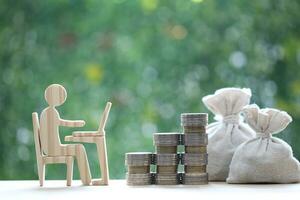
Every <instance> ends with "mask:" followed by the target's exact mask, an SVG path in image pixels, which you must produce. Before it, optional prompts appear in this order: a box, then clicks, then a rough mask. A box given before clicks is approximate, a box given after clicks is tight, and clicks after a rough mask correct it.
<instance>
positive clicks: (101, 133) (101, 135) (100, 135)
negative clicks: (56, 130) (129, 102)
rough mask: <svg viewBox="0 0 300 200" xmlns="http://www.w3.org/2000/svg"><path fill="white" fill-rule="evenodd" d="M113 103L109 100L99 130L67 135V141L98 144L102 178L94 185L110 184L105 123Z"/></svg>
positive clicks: (94, 182) (94, 181)
mask: <svg viewBox="0 0 300 200" xmlns="http://www.w3.org/2000/svg"><path fill="white" fill-rule="evenodd" d="M111 105H112V104H111V103H110V102H107V104H106V107H105V109H104V112H103V114H102V116H101V119H100V123H99V128H98V130H97V131H75V132H73V134H72V136H66V137H65V141H69V142H86V143H95V144H96V146H97V152H98V160H99V165H100V170H101V175H102V179H97V180H96V179H95V180H93V181H92V184H93V185H108V182H109V172H108V162H107V152H106V139H105V130H104V129H105V125H106V121H107V118H108V115H109V111H110V108H111Z"/></svg>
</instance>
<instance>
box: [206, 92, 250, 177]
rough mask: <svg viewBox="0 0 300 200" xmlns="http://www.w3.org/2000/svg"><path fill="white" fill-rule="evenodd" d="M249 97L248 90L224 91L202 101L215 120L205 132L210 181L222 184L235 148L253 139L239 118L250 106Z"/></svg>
mask: <svg viewBox="0 0 300 200" xmlns="http://www.w3.org/2000/svg"><path fill="white" fill-rule="evenodd" d="M250 97H251V90H250V89H245V88H244V89H239V88H224V89H220V90H217V91H216V92H215V94H213V95H208V96H205V97H203V99H202V101H203V103H204V104H205V106H206V107H207V108H208V109H209V110H210V111H211V112H213V113H214V114H215V120H216V122H213V123H211V124H209V125H208V126H207V129H206V130H207V134H208V148H207V152H208V165H207V171H208V174H209V180H212V181H225V180H226V178H227V176H228V171H229V165H230V162H231V159H232V156H233V153H234V151H235V149H236V147H237V146H238V145H240V144H241V143H243V142H245V141H247V140H249V139H251V138H253V137H254V131H253V130H252V129H251V128H250V127H249V126H248V125H247V124H245V123H244V122H243V119H242V118H241V116H240V112H241V110H242V108H243V107H244V106H246V105H248V104H249V102H250Z"/></svg>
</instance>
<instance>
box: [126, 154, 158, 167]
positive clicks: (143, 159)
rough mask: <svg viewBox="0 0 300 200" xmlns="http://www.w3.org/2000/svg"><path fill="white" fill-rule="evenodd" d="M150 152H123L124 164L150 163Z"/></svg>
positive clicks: (139, 164) (151, 155)
mask: <svg viewBox="0 0 300 200" xmlns="http://www.w3.org/2000/svg"><path fill="white" fill-rule="evenodd" d="M152 158H153V153H151V152H130V153H126V154H125V165H133V166H147V165H150V164H151V163H152Z"/></svg>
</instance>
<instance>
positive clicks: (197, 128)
mask: <svg viewBox="0 0 300 200" xmlns="http://www.w3.org/2000/svg"><path fill="white" fill-rule="evenodd" d="M207 121H208V115H207V113H183V114H181V126H182V127H183V143H184V146H185V153H184V154H183V158H182V163H183V164H184V171H185V173H184V175H183V177H182V183H183V184H185V185H200V184H207V183H208V174H207V172H206V166H207V143H208V138H207V134H206V125H207Z"/></svg>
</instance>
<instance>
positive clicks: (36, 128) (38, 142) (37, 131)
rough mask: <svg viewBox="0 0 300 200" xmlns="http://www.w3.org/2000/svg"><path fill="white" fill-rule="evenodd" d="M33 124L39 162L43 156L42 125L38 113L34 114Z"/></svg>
mask: <svg viewBox="0 0 300 200" xmlns="http://www.w3.org/2000/svg"><path fill="white" fill-rule="evenodd" d="M32 123H33V135H34V144H35V153H36V158H37V159H38V160H39V159H41V158H42V156H43V152H42V146H41V138H40V123H39V117H38V114H37V113H36V112H34V113H32Z"/></svg>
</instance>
